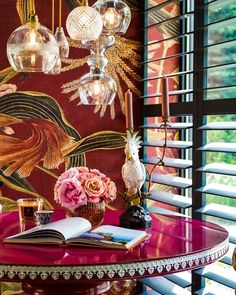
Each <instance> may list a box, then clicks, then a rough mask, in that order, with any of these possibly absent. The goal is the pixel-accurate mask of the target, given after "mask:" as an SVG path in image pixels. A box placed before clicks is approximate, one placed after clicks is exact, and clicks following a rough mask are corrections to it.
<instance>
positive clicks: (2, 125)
mask: <svg viewBox="0 0 236 295" xmlns="http://www.w3.org/2000/svg"><path fill="white" fill-rule="evenodd" d="M15 124H17V125H18V126H17V127H20V128H24V130H25V132H26V134H27V131H28V132H30V135H29V137H28V138H26V139H21V138H17V137H15V136H14V126H15ZM0 131H2V132H1V133H0V142H1V145H0V168H1V169H0V180H2V181H3V182H4V183H5V184H6V185H7V186H9V187H10V188H12V189H14V190H17V191H20V192H24V193H28V194H30V195H32V196H35V197H42V196H40V195H39V194H38V193H37V192H36V191H35V190H34V188H33V187H32V186H31V185H30V184H29V183H28V182H27V180H26V179H25V177H27V176H28V175H30V173H31V172H32V170H33V169H34V168H35V167H37V168H40V169H41V170H43V171H44V172H46V173H48V174H49V175H51V176H53V177H54V178H57V177H58V176H57V175H56V174H55V173H54V172H53V171H51V170H52V169H54V168H57V167H58V166H59V165H60V164H61V163H62V162H63V161H64V160H66V161H65V165H66V166H65V169H68V168H70V167H74V166H82V165H85V152H88V151H91V150H96V149H107V150H108V149H117V148H120V147H123V146H124V140H123V137H122V135H123V134H121V133H118V132H114V131H103V132H98V133H95V134H92V135H90V136H87V137H86V138H84V139H81V138H80V135H79V134H78V132H77V131H76V130H75V129H74V128H73V127H72V126H71V125H70V124H69V123H68V122H67V121H66V119H65V117H64V113H63V111H62V110H61V108H60V106H59V105H58V104H57V102H56V101H55V100H54V99H53V98H52V97H50V96H47V95H46V94H42V93H36V92H35V93H34V92H15V93H12V94H8V95H5V96H2V97H0ZM2 133H3V134H2ZM45 204H46V206H47V207H48V208H50V207H51V205H50V203H48V202H47V200H45Z"/></svg>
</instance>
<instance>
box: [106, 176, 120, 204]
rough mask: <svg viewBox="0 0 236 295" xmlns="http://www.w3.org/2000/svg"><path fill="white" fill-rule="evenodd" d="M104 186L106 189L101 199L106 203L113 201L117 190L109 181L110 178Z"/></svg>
mask: <svg viewBox="0 0 236 295" xmlns="http://www.w3.org/2000/svg"><path fill="white" fill-rule="evenodd" d="M106 186H107V189H106V191H105V194H104V196H103V199H104V201H105V202H107V203H108V202H111V201H113V200H115V198H116V194H117V189H116V185H115V183H114V182H113V181H111V180H110V178H108V181H107V183H106Z"/></svg>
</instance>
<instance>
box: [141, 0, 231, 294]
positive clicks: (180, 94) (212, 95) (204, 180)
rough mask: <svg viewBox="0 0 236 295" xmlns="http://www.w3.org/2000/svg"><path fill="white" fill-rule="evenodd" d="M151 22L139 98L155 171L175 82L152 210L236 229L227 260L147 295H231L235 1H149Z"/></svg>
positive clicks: (146, 156)
mask: <svg viewBox="0 0 236 295" xmlns="http://www.w3.org/2000/svg"><path fill="white" fill-rule="evenodd" d="M144 18H145V28H144V60H143V61H142V65H143V73H144V76H143V79H142V82H143V89H144V92H143V95H142V96H141V98H140V99H142V100H143V125H142V126H141V128H142V129H143V141H144V142H143V161H144V163H145V164H146V166H147V168H148V169H149V171H150V169H152V167H153V165H155V164H156V162H157V161H158V159H159V158H160V157H161V155H162V150H163V145H164V143H165V142H164V134H163V126H162V120H161V88H160V84H161V83H160V81H161V80H162V77H163V75H166V76H167V77H168V79H169V82H170V99H171V104H170V123H169V126H168V140H167V148H166V155H165V158H164V163H165V165H164V167H163V166H160V167H159V166H158V167H157V168H156V169H155V171H154V173H153V181H152V186H151V194H150V196H149V197H148V199H149V200H148V202H147V207H148V209H149V210H150V211H151V212H156V213H171V214H173V212H174V214H187V215H189V216H192V217H194V218H198V219H204V220H208V221H212V222H215V223H218V224H220V225H223V226H224V227H226V228H227V229H228V230H229V232H230V251H229V253H228V254H227V255H226V256H225V257H224V258H222V259H221V261H220V262H217V263H215V264H213V265H209V266H207V267H205V268H202V269H199V270H197V271H193V272H192V274H191V272H182V273H178V274H175V275H168V276H165V277H155V278H148V279H143V280H141V281H142V282H143V283H144V284H146V285H147V286H149V287H150V288H151V289H152V290H154V291H147V292H146V293H145V294H158V293H159V294H167V293H165V291H163V290H165V288H167V286H169V288H170V289H169V290H172V291H170V293H168V294H191V292H197V293H196V294H207V292H212V294H218V293H219V294H232V292H233V289H234V288H236V279H235V277H236V274H235V271H234V270H233V269H232V267H231V257H232V251H233V249H234V247H235V243H236V230H235V229H236V226H235V221H236V177H235V176H236V155H235V152H236V123H235V121H236V120H235V119H236V75H235V65H236V46H235V45H236V2H235V1H234V0H212V1H208V0H205V1H204V0H198V1H197V0H182V1H181V0H178V1H173V0H169V1H154V0H149V1H148V0H146V1H145V8H144ZM171 44H175V45H174V46H175V48H174V50H172V49H171V47H170V46H171ZM161 48H164V49H163V50H161ZM173 64H175V65H176V67H175V68H173V67H171V66H172V65H173ZM173 81H175V84H173V83H172V82H173ZM174 86H175V88H174ZM147 188H148V179H147V182H146V189H147ZM157 202H158V203H157ZM161 204H164V205H165V206H164V208H161V206H162V205H161ZM166 205H167V206H166ZM190 286H192V288H191V287H190ZM166 290H167V289H166ZM153 292H154V293H153ZM155 292H156V293H155ZM185 292H186V293H185ZM189 292H190V293H189Z"/></svg>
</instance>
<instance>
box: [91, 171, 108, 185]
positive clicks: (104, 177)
mask: <svg viewBox="0 0 236 295" xmlns="http://www.w3.org/2000/svg"><path fill="white" fill-rule="evenodd" d="M90 172H92V173H93V174H95V175H97V176H99V177H100V178H101V179H102V180H103V181H104V182H107V176H106V175H105V174H103V173H101V172H100V171H99V170H97V169H91V170H90Z"/></svg>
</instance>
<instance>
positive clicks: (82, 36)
mask: <svg viewBox="0 0 236 295" xmlns="http://www.w3.org/2000/svg"><path fill="white" fill-rule="evenodd" d="M66 28H67V32H68V34H69V36H70V37H71V38H72V39H74V40H87V41H92V40H96V39H97V38H98V37H99V36H100V34H101V32H102V28H103V21H102V17H101V15H100V14H99V13H98V12H97V10H96V9H94V8H92V7H89V6H80V7H76V8H75V9H73V10H72V11H71V12H70V13H69V15H68V17H67V19H66Z"/></svg>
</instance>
